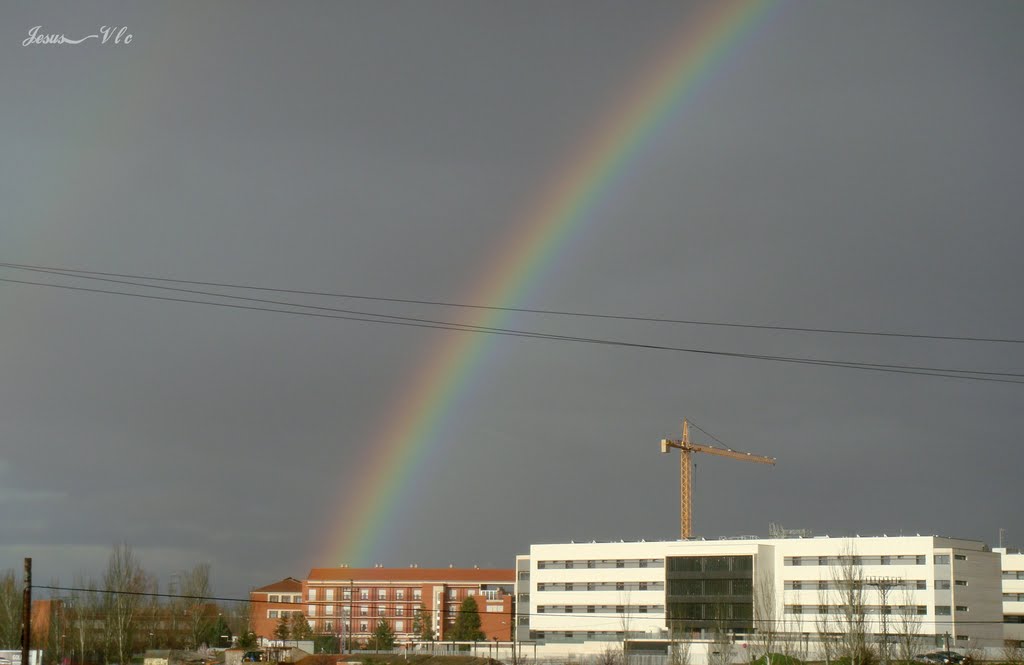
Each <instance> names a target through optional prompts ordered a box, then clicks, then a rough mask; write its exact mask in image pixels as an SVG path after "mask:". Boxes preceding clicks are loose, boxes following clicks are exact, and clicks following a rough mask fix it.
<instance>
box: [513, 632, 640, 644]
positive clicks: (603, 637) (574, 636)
mask: <svg viewBox="0 0 1024 665" xmlns="http://www.w3.org/2000/svg"><path fill="white" fill-rule="evenodd" d="M622 637H623V634H622V631H600V630H587V631H583V630H565V631H562V630H531V631H530V639H531V640H546V641H548V642H560V641H562V640H573V641H578V642H582V641H583V640H598V641H601V642H621V641H622Z"/></svg>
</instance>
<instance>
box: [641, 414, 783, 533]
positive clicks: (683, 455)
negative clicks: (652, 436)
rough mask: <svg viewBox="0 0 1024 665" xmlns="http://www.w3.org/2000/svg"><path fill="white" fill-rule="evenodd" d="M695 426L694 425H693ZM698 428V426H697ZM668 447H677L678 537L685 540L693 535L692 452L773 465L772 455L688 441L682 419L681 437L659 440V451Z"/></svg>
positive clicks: (686, 423) (687, 428) (685, 426)
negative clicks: (765, 455)
mask: <svg viewBox="0 0 1024 665" xmlns="http://www.w3.org/2000/svg"><path fill="white" fill-rule="evenodd" d="M695 427H696V425H695ZM698 429H699V427H698ZM670 448H678V449H679V453H680V455H679V534H680V538H682V539H683V540H687V539H688V538H690V537H691V536H692V535H693V516H692V512H693V511H692V508H691V506H692V503H693V501H692V493H693V473H692V469H693V464H692V462H691V456H692V453H708V454H710V455H718V456H719V457H728V458H730V459H735V460H740V461H743V462H757V463H758V464H771V465H772V466H775V458H774V457H764V456H762V455H753V454H751V453H743V452H739V451H737V450H733V449H732V448H715V447H713V446H704V445H700V444H697V443H693V442H692V441H690V422H689V421H688V420H683V438H682V439H679V440H673V439H662V440H661V452H663V453H667V452H669V449H670Z"/></svg>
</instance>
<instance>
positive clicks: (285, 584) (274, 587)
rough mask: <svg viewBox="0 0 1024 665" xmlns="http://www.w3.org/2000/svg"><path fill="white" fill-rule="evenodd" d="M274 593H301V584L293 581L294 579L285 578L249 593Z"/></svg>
mask: <svg viewBox="0 0 1024 665" xmlns="http://www.w3.org/2000/svg"><path fill="white" fill-rule="evenodd" d="M275 591H295V592H298V591H302V582H300V581H299V580H297V579H295V578H294V577H286V578H284V579H283V580H280V581H277V582H274V583H273V584H268V585H267V586H261V587H260V588H258V589H253V590H252V592H251V593H261V592H270V593H273V592H275Z"/></svg>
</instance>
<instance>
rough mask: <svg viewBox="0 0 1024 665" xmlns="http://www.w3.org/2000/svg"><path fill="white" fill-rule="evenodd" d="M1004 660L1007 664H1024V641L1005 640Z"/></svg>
mask: <svg viewBox="0 0 1024 665" xmlns="http://www.w3.org/2000/svg"><path fill="white" fill-rule="evenodd" d="M1002 655H1003V662H1005V663H1007V665H1022V664H1024V642H1021V641H1020V640H1004V641H1003V654H1002Z"/></svg>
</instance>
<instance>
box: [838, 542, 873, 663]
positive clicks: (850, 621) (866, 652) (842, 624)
mask: <svg viewBox="0 0 1024 665" xmlns="http://www.w3.org/2000/svg"><path fill="white" fill-rule="evenodd" d="M832 584H833V585H834V586H835V590H834V593H835V597H836V599H837V600H838V601H839V602H838V603H837V604H836V605H835V607H836V610H837V620H836V628H837V632H838V638H839V656H840V657H841V658H844V659H848V660H849V662H850V665H866V664H867V663H870V662H871V657H872V654H871V649H870V647H869V645H868V630H867V605H866V603H865V592H864V571H863V569H862V567H861V565H860V563H859V557H857V556H856V554H855V553H854V551H853V548H844V550H843V552H842V554H840V556H839V565H838V566H834V567H833V568H832ZM828 609H829V610H831V609H832V607H829V608H828Z"/></svg>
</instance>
